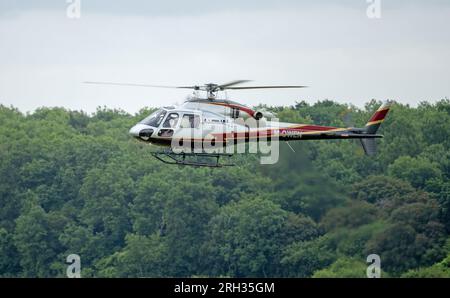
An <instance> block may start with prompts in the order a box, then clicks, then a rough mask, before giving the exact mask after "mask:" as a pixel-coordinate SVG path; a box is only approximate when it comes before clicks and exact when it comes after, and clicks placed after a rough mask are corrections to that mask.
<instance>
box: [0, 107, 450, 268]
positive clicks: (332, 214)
mask: <svg viewBox="0 0 450 298" xmlns="http://www.w3.org/2000/svg"><path fill="white" fill-rule="evenodd" d="M379 105H380V102H378V101H375V100H373V101H371V102H369V103H367V104H366V105H365V107H364V108H357V107H355V106H352V105H347V104H340V103H336V102H333V101H328V100H324V101H319V102H317V103H315V104H308V103H306V102H304V101H300V102H297V103H296V104H295V105H293V106H289V107H270V106H266V107H265V108H266V109H268V110H269V111H272V112H274V113H276V114H277V116H278V118H280V120H282V121H289V122H296V123H316V124H321V125H333V126H348V125H349V124H348V122H349V121H351V122H352V125H354V126H363V125H364V123H365V122H366V121H367V120H368V119H369V118H370V115H371V114H372V113H373V112H374V110H376V108H378V106H379ZM151 111H152V109H150V108H145V109H142V110H141V111H140V112H139V113H136V114H134V115H131V114H129V113H126V112H124V111H122V110H112V109H108V108H106V107H102V108H98V109H97V111H96V112H95V113H93V114H92V115H89V114H87V113H84V112H82V111H70V110H66V109H63V108H39V109H37V110H35V111H34V112H32V113H22V112H20V111H19V110H18V109H16V108H14V107H5V106H0V276H2V277H64V276H65V272H66V268H67V265H68V264H66V263H65V260H66V257H67V256H68V255H70V254H78V255H79V256H80V258H81V264H82V265H81V270H82V273H81V274H82V276H83V277H193V276H211V277H219V276H220V277H365V276H366V268H367V266H368V264H367V263H366V257H367V256H368V255H369V254H378V255H379V256H380V258H381V268H382V276H390V277H450V237H449V232H450V182H449V176H450V151H449V146H450V101H449V100H447V99H445V100H440V101H438V102H436V103H428V102H423V103H420V104H419V105H418V106H417V107H411V106H409V105H404V104H400V103H396V104H395V105H394V106H393V107H392V110H391V112H390V114H389V115H388V117H387V119H386V121H385V122H384V123H383V125H382V127H381V129H380V133H382V134H384V135H385V138H383V139H381V140H379V141H378V151H379V153H378V154H377V155H376V156H374V157H367V156H365V155H364V152H363V150H362V148H361V146H360V144H359V143H358V142H356V141H304V142H297V143H295V144H294V143H291V145H292V146H293V147H294V149H295V152H292V150H291V149H290V148H289V147H286V146H284V145H283V144H282V145H281V153H280V161H279V162H278V163H277V164H275V165H272V166H268V165H260V164H259V160H258V158H257V156H255V155H239V156H236V157H234V162H235V163H236V164H237V166H235V167H230V168H221V169H209V168H192V167H180V166H168V165H166V164H163V163H160V162H158V161H156V160H155V159H153V158H152V156H151V151H152V150H154V148H152V146H149V145H146V144H143V143H140V142H137V141H135V140H133V139H132V138H131V137H129V136H128V129H129V128H130V127H131V126H133V125H134V124H135V123H136V122H138V121H139V120H141V119H143V118H144V117H146V116H147V115H148V114H149V113H150V112H151Z"/></svg>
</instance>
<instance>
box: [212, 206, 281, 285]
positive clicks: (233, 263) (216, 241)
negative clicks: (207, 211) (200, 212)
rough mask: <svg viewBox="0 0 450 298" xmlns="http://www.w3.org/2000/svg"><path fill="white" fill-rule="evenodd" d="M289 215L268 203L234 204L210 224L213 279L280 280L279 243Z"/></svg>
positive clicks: (223, 209)
mask: <svg viewBox="0 0 450 298" xmlns="http://www.w3.org/2000/svg"><path fill="white" fill-rule="evenodd" d="M287 216H288V214H287V212H286V211H284V210H282V209H281V208H280V206H278V205H276V204H274V203H272V202H270V201H269V200H266V199H259V198H254V199H252V198H249V199H243V200H241V201H239V202H236V203H230V204H228V205H227V206H225V207H224V208H222V210H221V211H220V213H219V214H218V215H217V216H215V217H214V218H213V219H212V220H211V223H210V231H211V232H210V236H209V241H208V243H207V247H206V249H207V252H208V254H209V255H210V256H211V258H210V260H209V264H211V266H212V268H211V271H210V274H212V275H226V276H235V277H242V276H246V277H249V276H253V277H267V276H276V274H277V272H279V270H280V268H279V260H280V250H279V247H278V243H279V242H280V235H281V233H282V231H283V228H284V225H285V222H286V220H287Z"/></svg>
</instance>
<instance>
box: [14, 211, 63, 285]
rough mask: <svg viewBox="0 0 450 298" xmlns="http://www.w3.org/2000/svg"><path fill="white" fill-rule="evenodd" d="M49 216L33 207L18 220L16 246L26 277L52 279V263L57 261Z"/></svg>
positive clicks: (15, 234) (15, 232) (15, 233)
mask: <svg viewBox="0 0 450 298" xmlns="http://www.w3.org/2000/svg"><path fill="white" fill-rule="evenodd" d="M51 237H52V235H51V231H50V226H49V220H48V216H47V214H46V213H45V211H44V210H43V209H42V208H41V207H40V206H36V205H34V206H32V207H31V208H30V209H29V210H28V212H26V213H24V214H22V215H21V216H20V217H19V218H18V219H17V220H16V229H15V231H14V236H13V239H14V245H15V246H16V247H17V250H18V253H19V255H20V265H21V267H22V270H23V273H22V274H23V276H24V277H50V276H52V275H53V274H54V273H53V272H51V270H50V268H49V267H50V263H51V262H53V261H54V260H55V259H56V251H55V247H53V243H52V241H51V240H52V238H51Z"/></svg>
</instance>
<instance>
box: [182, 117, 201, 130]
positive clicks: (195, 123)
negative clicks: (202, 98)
mask: <svg viewBox="0 0 450 298" xmlns="http://www.w3.org/2000/svg"><path fill="white" fill-rule="evenodd" d="M199 126H200V116H198V115H194V114H184V115H183V119H181V128H198V127H199Z"/></svg>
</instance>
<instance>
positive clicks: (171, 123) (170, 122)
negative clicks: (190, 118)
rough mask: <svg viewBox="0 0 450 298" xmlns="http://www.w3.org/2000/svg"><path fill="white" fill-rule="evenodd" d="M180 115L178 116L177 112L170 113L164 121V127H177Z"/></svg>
mask: <svg viewBox="0 0 450 298" xmlns="http://www.w3.org/2000/svg"><path fill="white" fill-rule="evenodd" d="M179 117H180V116H178V114H177V113H170V114H169V115H168V116H167V118H166V121H164V124H163V127H164V128H175V127H176V126H177V124H178V119H179Z"/></svg>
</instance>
